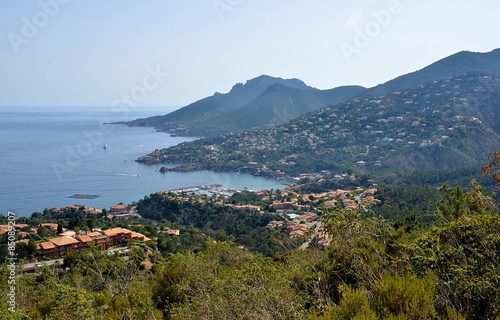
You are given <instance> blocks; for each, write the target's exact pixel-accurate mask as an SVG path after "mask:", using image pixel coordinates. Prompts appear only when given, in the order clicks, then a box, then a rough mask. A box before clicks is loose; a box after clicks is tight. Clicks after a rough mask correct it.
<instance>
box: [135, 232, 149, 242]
mask: <svg viewBox="0 0 500 320" xmlns="http://www.w3.org/2000/svg"><path fill="white" fill-rule="evenodd" d="M132 239H134V240H141V241H144V242H146V241H151V239H149V238H148V237H146V236H145V235H143V234H142V233H138V232H133V231H132Z"/></svg>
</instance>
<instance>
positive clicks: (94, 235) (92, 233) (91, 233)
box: [87, 231, 102, 237]
mask: <svg viewBox="0 0 500 320" xmlns="http://www.w3.org/2000/svg"><path fill="white" fill-rule="evenodd" d="M87 235H88V236H89V237H99V236H102V233H100V232H97V231H95V232H90V233H87Z"/></svg>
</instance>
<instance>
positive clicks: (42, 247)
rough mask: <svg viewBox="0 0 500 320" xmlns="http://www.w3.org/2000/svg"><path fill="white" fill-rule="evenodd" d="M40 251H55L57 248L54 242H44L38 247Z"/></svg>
mask: <svg viewBox="0 0 500 320" xmlns="http://www.w3.org/2000/svg"><path fill="white" fill-rule="evenodd" d="M37 247H38V250H48V249H54V248H55V247H56V246H55V245H54V244H53V243H52V242H42V243H39V244H38V245H37Z"/></svg>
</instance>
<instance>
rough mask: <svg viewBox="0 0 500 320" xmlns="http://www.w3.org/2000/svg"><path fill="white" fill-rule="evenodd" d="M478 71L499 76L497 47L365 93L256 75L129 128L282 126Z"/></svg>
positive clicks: (174, 130) (195, 130)
mask: <svg viewBox="0 0 500 320" xmlns="http://www.w3.org/2000/svg"><path fill="white" fill-rule="evenodd" d="M472 71H478V72H485V73H488V74H492V75H495V76H500V49H496V50H493V51H491V52H488V53H476V52H468V51H462V52H459V53H456V54H454V55H452V56H449V57H446V58H444V59H441V60H439V61H437V62H435V63H433V64H431V65H429V66H427V67H425V68H423V69H421V70H419V71H415V72H412V73H409V74H406V75H403V76H400V77H398V78H395V79H393V80H391V81H388V82H386V83H384V84H381V85H378V86H376V87H373V88H370V89H364V88H363V87H359V86H344V87H339V88H335V89H331V90H318V89H315V88H312V87H309V86H307V85H306V84H305V83H303V82H302V81H300V80H298V79H281V78H274V77H270V76H266V75H263V76H260V77H257V78H255V79H251V80H248V81H247V82H246V83H245V84H242V83H239V84H236V85H235V86H234V87H233V88H232V89H231V91H230V92H228V93H225V94H221V93H215V94H214V95H213V96H211V97H207V98H204V99H201V100H199V101H196V102H194V103H192V104H190V105H188V106H186V107H184V108H181V109H179V110H176V111H174V112H172V113H169V114H167V115H163V116H155V117H150V118H145V119H137V120H134V121H132V122H128V123H127V124H128V125H130V126H152V127H155V128H157V129H158V130H159V131H165V132H169V133H171V134H174V135H181V136H204V137H210V136H217V135H221V134H225V133H231V132H243V131H251V130H257V129H261V128H266V127H271V126H273V125H276V124H280V123H285V122H288V121H290V120H292V119H295V118H297V117H299V116H301V115H304V114H306V113H308V112H311V111H314V110H317V109H319V108H321V107H324V106H326V105H329V104H335V103H338V102H342V101H346V100H347V99H349V98H353V97H357V98H359V99H366V98H373V97H379V96H382V95H385V94H388V93H391V92H396V91H400V90H404V89H410V88H414V87H417V86H420V85H422V84H424V83H427V82H432V81H437V80H444V79H448V78H450V77H454V76H457V75H460V74H464V73H467V72H472Z"/></svg>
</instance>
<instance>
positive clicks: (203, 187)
mask: <svg viewBox="0 0 500 320" xmlns="http://www.w3.org/2000/svg"><path fill="white" fill-rule="evenodd" d="M219 187H222V184H218V183H212V184H204V185H201V186H194V187H187V188H178V189H170V190H165V191H160V192H158V193H160V194H165V193H169V192H173V193H183V192H197V191H200V190H210V189H214V188H219Z"/></svg>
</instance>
